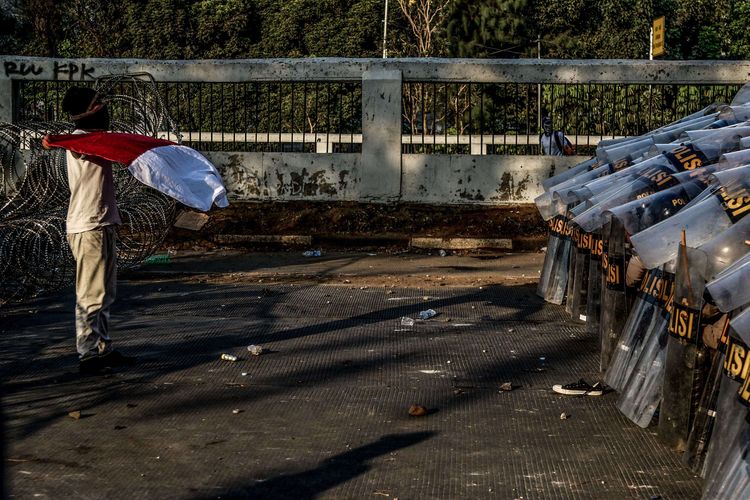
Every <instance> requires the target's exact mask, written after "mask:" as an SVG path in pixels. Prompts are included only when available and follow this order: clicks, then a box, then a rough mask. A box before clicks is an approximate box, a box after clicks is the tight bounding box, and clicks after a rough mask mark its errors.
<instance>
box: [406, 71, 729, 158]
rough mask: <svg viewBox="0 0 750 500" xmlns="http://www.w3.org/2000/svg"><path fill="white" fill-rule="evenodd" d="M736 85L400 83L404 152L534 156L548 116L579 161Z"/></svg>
mask: <svg viewBox="0 0 750 500" xmlns="http://www.w3.org/2000/svg"><path fill="white" fill-rule="evenodd" d="M739 88H740V85H687V84H669V85H663V84H662V85H645V84H531V83H526V84H519V83H472V82H464V83H457V82H405V83H404V84H403V93H402V119H403V134H404V138H403V141H402V144H403V151H404V152H405V153H428V154H429V153H440V154H505V155H507V154H527V155H528V154H539V152H540V151H539V135H540V134H541V130H540V120H541V117H542V116H543V115H544V114H549V116H550V117H551V118H552V120H553V127H554V128H555V130H562V131H563V132H564V133H565V135H566V136H567V137H568V139H569V140H570V141H571V142H572V143H573V145H574V146H576V148H577V150H578V151H579V152H580V153H581V154H590V153H592V152H593V150H594V148H595V147H596V144H597V143H598V142H599V141H600V140H601V139H604V138H614V137H622V136H633V135H640V134H642V133H644V132H647V131H649V130H653V129H654V128H657V127H660V126H662V125H665V124H667V123H670V122H672V121H674V120H677V119H679V118H681V117H683V116H686V115H689V114H691V113H693V112H695V111H698V110H700V109H702V108H703V107H705V106H707V105H709V104H712V103H714V102H723V103H728V102H730V101H731V100H732V97H733V96H734V94H735V93H736V92H737V90H739Z"/></svg>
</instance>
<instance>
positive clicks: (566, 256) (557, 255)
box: [539, 216, 573, 304]
mask: <svg viewBox="0 0 750 500" xmlns="http://www.w3.org/2000/svg"><path fill="white" fill-rule="evenodd" d="M549 227H550V238H549V241H550V243H549V245H548V246H547V253H546V255H545V257H544V267H543V269H542V271H543V273H542V277H541V279H540V286H541V285H545V288H544V289H543V290H542V289H539V292H541V293H540V296H541V297H542V298H544V300H546V301H547V302H550V303H552V304H562V301H563V299H564V298H565V292H566V290H567V285H568V265H569V261H570V253H571V251H572V246H573V245H572V238H571V229H570V225H569V220H568V218H567V217H565V216H559V217H556V218H554V219H552V221H551V223H550V225H549Z"/></svg>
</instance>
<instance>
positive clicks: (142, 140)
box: [46, 132, 175, 165]
mask: <svg viewBox="0 0 750 500" xmlns="http://www.w3.org/2000/svg"><path fill="white" fill-rule="evenodd" d="M46 144H47V146H49V147H53V148H64V149H67V150H70V151H73V152H74V153H78V154H84V155H89V156H98V157H99V158H104V159H105V160H109V161H113V162H116V163H122V164H124V165H128V164H130V162H132V161H133V160H135V159H136V158H138V157H139V156H140V155H142V154H143V153H145V152H146V151H148V150H149V149H153V148H157V147H160V146H170V145H174V144H175V143H174V142H172V141H166V140H164V139H155V138H153V137H147V136H145V135H138V134H123V133H120V132H92V133H90V134H64V135H48V136H47V140H46Z"/></svg>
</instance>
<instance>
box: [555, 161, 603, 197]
mask: <svg viewBox="0 0 750 500" xmlns="http://www.w3.org/2000/svg"><path fill="white" fill-rule="evenodd" d="M598 166H599V165H598V164H597V161H596V159H595V158H592V159H590V160H586V161H584V162H582V163H579V164H578V165H576V166H575V167H572V168H569V169H568V170H566V171H565V172H560V173H559V174H557V175H555V176H553V177H550V178H549V179H545V180H544V181H542V188H543V189H544V190H545V191H549V190H550V188H551V187H553V186H556V185H558V184H561V183H563V182H565V181H567V180H569V179H572V178H573V177H575V176H577V175H579V174H582V173H585V172H588V171H589V170H593V169H595V168H596V167H598Z"/></svg>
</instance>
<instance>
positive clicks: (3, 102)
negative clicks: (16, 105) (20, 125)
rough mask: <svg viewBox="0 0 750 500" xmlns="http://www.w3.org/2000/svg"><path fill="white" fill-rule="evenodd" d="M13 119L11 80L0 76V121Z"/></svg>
mask: <svg viewBox="0 0 750 500" xmlns="http://www.w3.org/2000/svg"><path fill="white" fill-rule="evenodd" d="M12 121H13V80H11V79H10V78H0V122H12Z"/></svg>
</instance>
